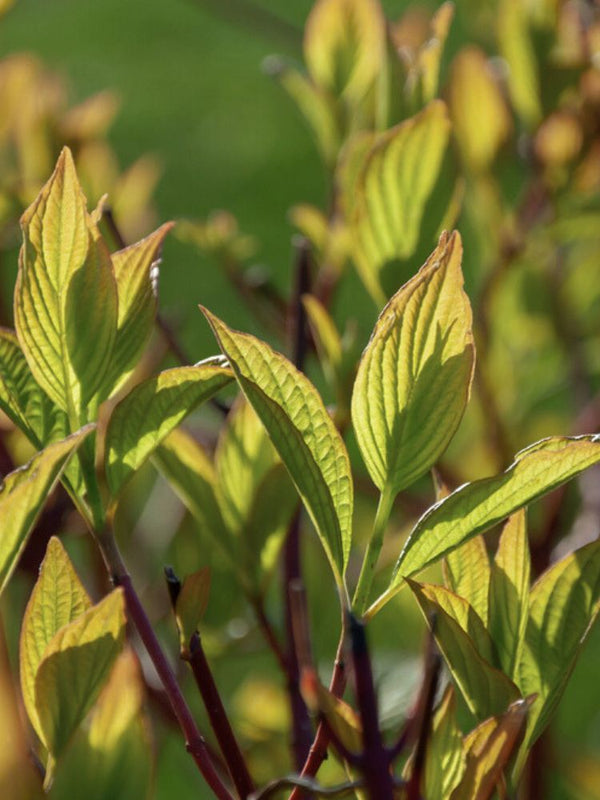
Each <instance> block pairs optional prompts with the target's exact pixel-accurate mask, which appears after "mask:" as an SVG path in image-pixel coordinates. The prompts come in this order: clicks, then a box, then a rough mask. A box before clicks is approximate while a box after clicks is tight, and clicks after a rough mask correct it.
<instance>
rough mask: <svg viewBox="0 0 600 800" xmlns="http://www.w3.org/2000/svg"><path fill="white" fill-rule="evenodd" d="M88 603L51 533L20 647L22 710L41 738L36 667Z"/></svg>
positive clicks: (71, 568)
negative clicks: (60, 633)
mask: <svg viewBox="0 0 600 800" xmlns="http://www.w3.org/2000/svg"><path fill="white" fill-rule="evenodd" d="M90 606H91V601H90V599H89V597H88V594H87V592H86V591H85V589H84V588H83V585H82V583H81V581H80V580H79V578H78V577H77V573H76V572H75V570H74V569H73V565H72V564H71V561H70V559H69V557H68V555H67V553H66V551H65V549H64V547H63V546H62V544H61V543H60V540H59V539H58V538H57V537H56V536H53V537H52V538H51V539H50V541H49V542H48V547H47V548H46V555H45V556H44V560H43V561H42V565H41V567H40V574H39V577H38V579H37V581H36V584H35V586H34V588H33V592H32V593H31V597H30V598H29V602H28V603H27V608H26V610H25V616H24V617H23V623H22V626H21V638H20V646H19V671H20V676H21V691H22V692H23V700H24V703H25V709H26V711H27V715H28V717H29V719H30V721H31V724H32V725H33V727H34V729H35V731H36V733H37V734H38V736H39V737H40V738H42V735H43V734H42V730H41V727H40V722H39V719H38V714H37V710H36V705H35V676H36V673H37V670H38V667H39V665H40V662H41V661H42V658H43V656H44V652H45V650H46V647H47V646H48V644H49V643H50V641H51V640H52V638H53V637H54V636H55V634H56V633H58V631H59V630H60V629H61V628H62V627H63V626H64V625H67V624H68V623H69V622H73V620H74V619H76V618H77V617H79V616H81V614H83V612H84V611H87V609H88V608H90Z"/></svg>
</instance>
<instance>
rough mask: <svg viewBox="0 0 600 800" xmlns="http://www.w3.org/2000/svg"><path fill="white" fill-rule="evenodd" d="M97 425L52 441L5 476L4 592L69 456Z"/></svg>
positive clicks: (1, 519)
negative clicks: (24, 463)
mask: <svg viewBox="0 0 600 800" xmlns="http://www.w3.org/2000/svg"><path fill="white" fill-rule="evenodd" d="M94 427H95V426H93V425H86V427H85V428H82V429H81V430H79V431H77V433H74V434H72V435H71V436H68V437H67V438H66V439H63V440H62V441H60V442H56V443H54V444H51V445H48V447H47V448H46V449H45V450H42V451H41V452H40V453H37V454H36V455H35V456H34V457H33V458H32V459H31V461H30V462H29V463H28V464H26V465H25V466H24V467H20V468H19V469H16V470H15V471H14V472H11V473H10V474H9V475H7V476H6V477H5V479H4V482H3V484H2V488H1V489H0V530H1V531H2V537H1V538H0V593H1V592H2V591H3V590H4V587H5V586H6V584H7V582H8V579H9V578H10V576H11V575H12V572H13V570H14V568H15V566H16V565H17V561H18V560H19V556H20V555H21V552H22V550H23V548H24V547H25V544H26V542H27V538H28V536H29V534H30V532H31V530H32V528H33V526H34V525H35V522H36V520H37V518H38V515H39V513H40V511H41V510H42V507H43V505H44V503H45V501H46V499H47V497H48V495H49V494H50V493H51V492H52V490H53V489H54V486H55V485H56V482H57V481H58V479H59V478H60V475H61V473H62V471H63V470H64V468H65V465H66V463H67V460H68V459H69V457H70V456H71V455H72V453H74V452H75V450H76V449H77V448H78V447H79V446H80V445H81V443H82V442H83V440H84V439H85V438H86V436H89V434H90V433H91V432H92V430H94Z"/></svg>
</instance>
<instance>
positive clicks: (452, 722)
mask: <svg viewBox="0 0 600 800" xmlns="http://www.w3.org/2000/svg"><path fill="white" fill-rule="evenodd" d="M464 768H465V763H464V756H463V740H462V735H461V732H460V728H459V727H458V723H457V721H456V697H455V693H454V687H452V686H449V687H448V688H447V689H446V691H445V692H444V696H443V698H442V701H441V703H440V704H439V706H438V707H437V709H436V711H435V714H434V717H433V724H432V729H431V737H430V739H429V742H428V745H427V755H426V760H425V800H446V798H448V796H449V794H450V792H451V791H452V789H453V788H454V787H455V786H456V784H457V783H458V781H459V780H460V778H461V776H462V773H463V771H464Z"/></svg>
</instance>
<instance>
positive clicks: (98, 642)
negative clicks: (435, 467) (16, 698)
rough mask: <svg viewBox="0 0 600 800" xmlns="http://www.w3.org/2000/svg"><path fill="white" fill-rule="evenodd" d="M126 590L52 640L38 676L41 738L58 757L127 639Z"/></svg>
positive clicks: (101, 602)
mask: <svg viewBox="0 0 600 800" xmlns="http://www.w3.org/2000/svg"><path fill="white" fill-rule="evenodd" d="M124 633H125V608H124V598H123V590H122V589H120V588H119V589H115V590H114V591H112V592H111V593H110V594H109V595H107V597H105V598H104V599H103V600H101V601H100V602H99V603H98V604H97V605H95V606H92V608H90V609H88V610H87V611H85V612H84V613H83V614H82V615H81V616H80V617H78V618H77V619H76V620H74V621H73V622H71V623H70V624H68V625H66V626H65V627H63V628H61V629H60V630H59V631H58V633H57V634H56V635H55V636H54V638H53V639H52V640H51V641H50V643H49V644H48V646H47V647H46V650H45V651H44V656H43V658H42V661H41V662H40V665H39V667H38V671H37V674H36V678H35V705H36V710H37V714H38V719H39V724H40V732H41V739H42V741H43V743H44V745H45V746H46V748H47V749H48V751H49V752H50V754H51V756H52V757H53V758H54V759H55V760H56V759H57V758H58V757H59V756H60V755H61V754H62V753H63V751H64V749H65V747H66V746H67V744H68V743H69V740H70V739H71V736H72V735H73V733H74V732H75V730H76V728H77V726H78V725H79V724H80V723H81V722H82V720H83V719H84V717H85V716H86V715H87V713H88V711H89V710H90V708H91V707H92V706H93V704H94V702H95V700H96V698H97V696H98V694H99V692H100V690H101V688H102V686H103V684H104V683H105V681H106V679H107V678H108V675H109V673H110V670H111V669H112V666H113V664H114V662H115V659H116V657H117V655H118V654H119V651H120V650H121V647H122V644H123V637H124Z"/></svg>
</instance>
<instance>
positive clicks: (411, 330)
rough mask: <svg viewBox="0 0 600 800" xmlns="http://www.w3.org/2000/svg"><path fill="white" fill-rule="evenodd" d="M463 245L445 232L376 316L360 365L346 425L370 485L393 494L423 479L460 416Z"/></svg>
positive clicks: (465, 392)
mask: <svg viewBox="0 0 600 800" xmlns="http://www.w3.org/2000/svg"><path fill="white" fill-rule="evenodd" d="M461 256H462V245H461V241H460V237H459V235H458V234H457V233H453V234H452V235H451V236H448V235H446V234H444V235H443V236H442V237H441V239H440V243H439V245H438V247H437V248H436V249H435V250H434V252H433V253H432V255H431V256H430V257H429V259H428V260H427V262H426V263H425V265H424V266H423V267H422V268H421V269H420V270H419V272H418V273H417V275H415V277H414V278H412V279H411V280H410V281H409V282H408V283H407V284H406V285H405V286H403V287H402V288H401V289H400V290H399V291H398V292H397V293H396V294H395V295H394V297H392V299H391V300H390V301H389V303H388V304H387V306H386V307H385V308H384V309H383V311H382V312H381V315H380V317H379V319H378V320H377V324H376V325H375V329H374V331H373V334H372V336H371V340H370V341H369V344H368V345H367V348H366V350H365V352H364V354H363V357H362V359H361V362H360V365H359V368H358V374H357V376H356V381H355V384H354V391H353V394H352V421H353V425H354V430H355V432H356V438H357V441H358V444H359V447H360V451H361V453H362V456H363V459H364V461H365V464H366V465H367V468H368V470H369V474H370V476H371V479H372V480H373V482H374V483H375V485H376V486H377V487H378V488H379V489H380V490H381V491H382V492H383V491H384V490H387V492H388V493H389V494H391V495H392V496H394V495H396V494H397V493H398V492H399V491H401V490H402V489H404V488H406V487H407V486H409V485H410V484H411V483H413V482H414V481H415V480H416V479H417V478H419V477H420V476H421V475H422V474H424V473H425V472H426V471H427V470H428V469H429V468H430V467H431V466H432V465H433V464H434V463H435V461H436V460H437V459H438V457H439V456H440V455H441V454H442V453H443V451H444V450H445V448H446V447H447V445H448V443H449V441H450V439H451V438H452V436H453V434H454V432H455V431H456V428H457V427H458V424H459V422H460V420H461V418H462V415H463V412H464V410H465V406H466V404H467V400H468V398H469V391H470V386H471V380H472V376H473V365H474V355H475V353H474V347H473V336H472V332H471V308H470V305H469V301H468V298H467V296H466V294H465V293H464V291H463V277H462V272H461V267H460V263H461Z"/></svg>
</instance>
